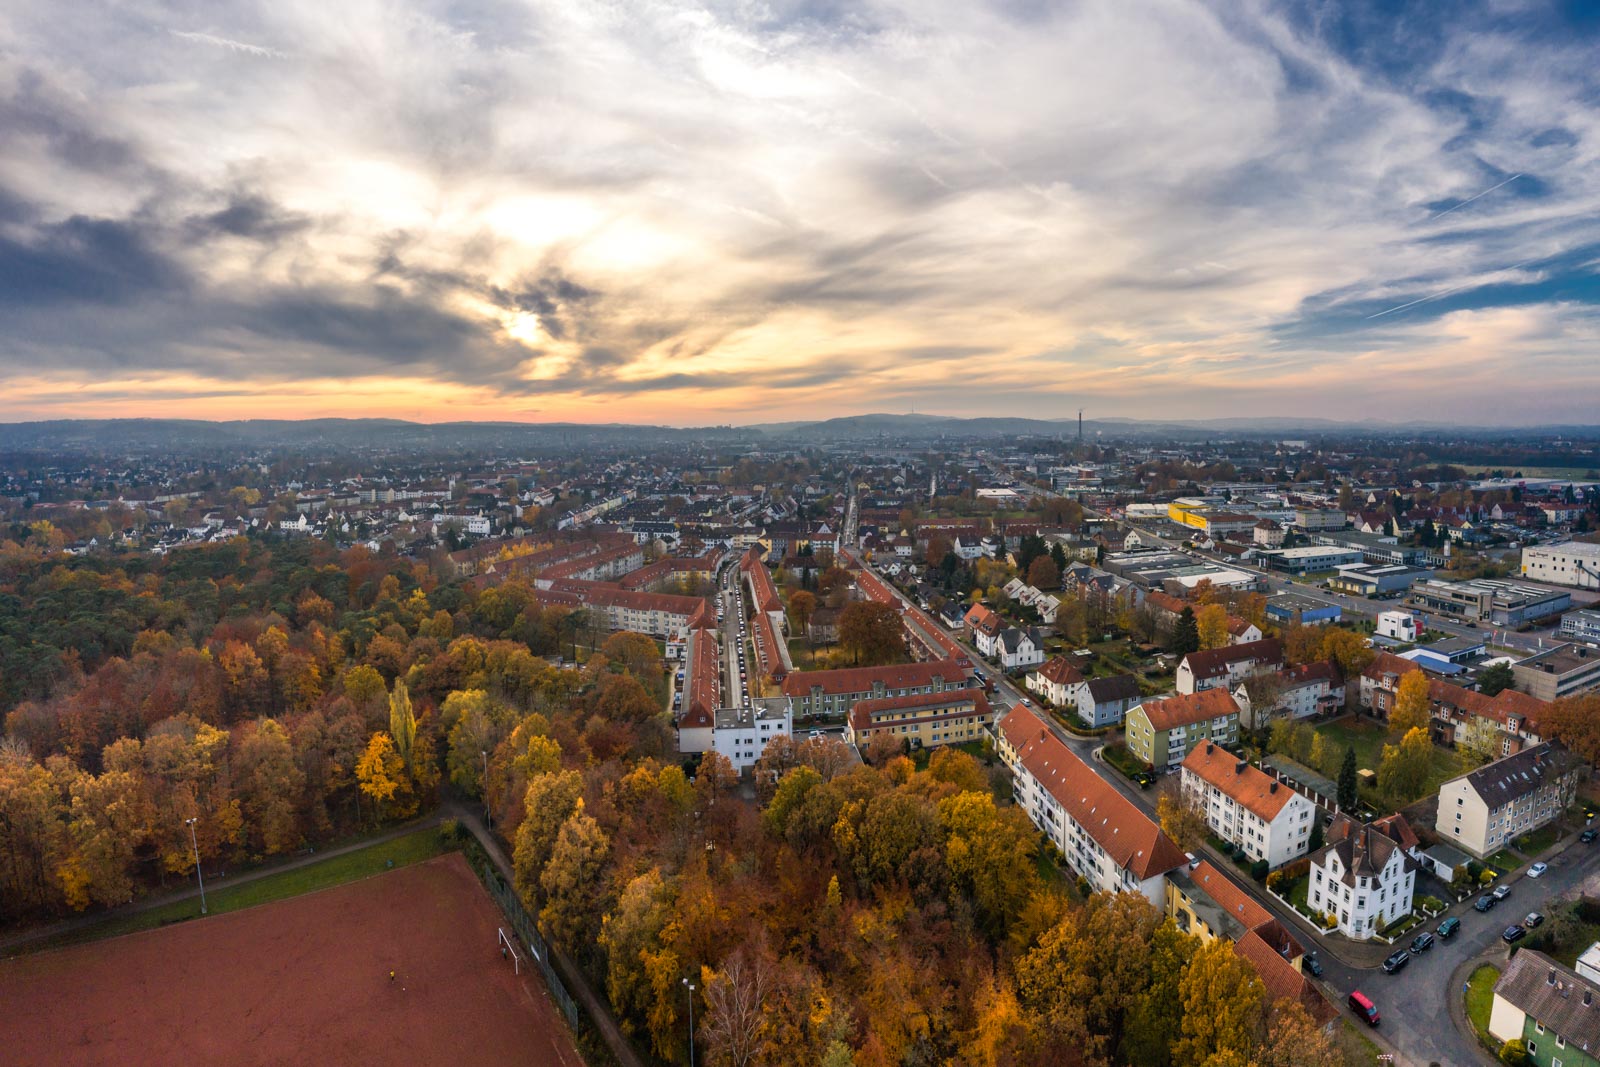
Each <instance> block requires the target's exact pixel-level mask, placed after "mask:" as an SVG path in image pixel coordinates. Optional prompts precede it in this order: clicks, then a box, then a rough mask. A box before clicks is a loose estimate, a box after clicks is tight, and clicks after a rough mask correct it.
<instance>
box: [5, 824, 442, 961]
mask: <svg viewBox="0 0 1600 1067" xmlns="http://www.w3.org/2000/svg"><path fill="white" fill-rule="evenodd" d="M441 818H443V815H442V814H441V813H440V812H439V811H434V812H431V813H429V814H427V815H423V816H421V817H419V818H416V819H413V820H411V821H410V822H408V823H405V824H404V825H401V826H396V827H393V828H391V829H389V830H385V831H384V832H383V833H381V834H374V835H372V836H371V837H363V838H361V839H360V840H357V841H351V842H348V843H346V844H343V845H339V846H337V847H335V848H327V849H322V850H320V851H317V852H312V853H309V854H307V855H304V856H298V857H296V858H294V859H292V860H288V861H287V862H284V863H275V864H272V865H271V866H267V867H257V868H255V869H254V870H251V871H248V872H246V873H244V874H240V875H237V876H234V877H229V878H224V879H222V880H220V881H215V882H209V883H208V885H209V887H210V889H211V892H213V893H215V892H217V891H218V890H223V889H229V888H231V887H233V886H236V885H244V884H246V883H248V882H254V881H257V880H259V879H262V878H266V877H269V876H271V875H274V874H282V873H283V872H284V871H293V870H296V869H298V868H300V867H309V866H311V865H312V864H313V863H321V862H322V861H323V860H326V859H332V858H334V857H335V856H343V855H345V854H346V853H349V852H356V851H359V850H360V849H363V848H370V847H371V846H373V845H381V844H382V843H383V842H385V841H392V840H394V839H395V838H397V837H404V836H405V835H406V834H409V833H412V832H413V831H416V830H420V829H422V828H423V827H425V826H433V825H435V824H437V823H438V822H439V820H440V819H441ZM208 878H209V876H208ZM199 899H200V890H199V889H198V888H196V887H195V886H193V885H190V886H188V887H186V888H184V889H175V890H171V891H169V892H166V893H159V894H157V895H155V896H151V897H146V898H145V899H144V900H141V901H139V902H138V903H137V904H134V905H132V906H130V907H122V908H115V909H112V910H110V911H101V912H96V913H94V914H93V915H80V916H78V917H77V918H73V919H62V920H61V921H60V922H55V923H51V924H50V925H49V926H35V927H31V928H30V929H27V930H22V931H18V932H16V933H12V934H9V935H7V936H5V937H0V957H4V956H7V955H11V954H13V953H14V951H15V950H16V949H18V948H21V947H22V946H24V945H29V944H32V943H33V942H35V941H42V940H45V939H46V938H51V937H55V936H56V935H58V934H65V933H71V932H73V931H76V930H86V929H88V928H90V927H92V926H97V925H99V924H100V923H103V922H109V921H111V920H112V919H121V918H123V917H124V916H127V915H137V914H138V913H139V912H142V911H149V910H151V909H152V908H161V907H165V906H166V905H168V904H173V903H176V902H177V901H180V900H199Z"/></svg>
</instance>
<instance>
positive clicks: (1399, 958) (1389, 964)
mask: <svg viewBox="0 0 1600 1067" xmlns="http://www.w3.org/2000/svg"><path fill="white" fill-rule="evenodd" d="M1519 929H1520V927H1519ZM1410 962H1411V953H1409V952H1407V951H1406V950H1405V949H1401V950H1400V951H1399V952H1396V953H1393V954H1392V955H1390V957H1389V958H1388V959H1386V960H1384V961H1383V973H1384V974H1394V973H1395V972H1396V971H1398V970H1399V969H1400V968H1402V967H1404V966H1405V965H1406V964H1408V963H1410Z"/></svg>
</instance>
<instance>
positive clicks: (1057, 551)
mask: <svg viewBox="0 0 1600 1067" xmlns="http://www.w3.org/2000/svg"><path fill="white" fill-rule="evenodd" d="M1050 558H1051V559H1053V560H1055V564H1056V570H1058V571H1061V572H1063V573H1065V572H1066V569H1067V553H1066V550H1065V549H1063V548H1062V547H1061V542H1060V541H1057V542H1056V543H1055V544H1053V545H1051V546H1050Z"/></svg>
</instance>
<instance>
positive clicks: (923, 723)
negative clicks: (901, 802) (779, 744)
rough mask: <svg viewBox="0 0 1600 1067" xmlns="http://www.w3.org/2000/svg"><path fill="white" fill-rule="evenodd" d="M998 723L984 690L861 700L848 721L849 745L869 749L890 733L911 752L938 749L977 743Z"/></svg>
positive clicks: (846, 731)
mask: <svg viewBox="0 0 1600 1067" xmlns="http://www.w3.org/2000/svg"><path fill="white" fill-rule="evenodd" d="M993 721H994V713H993V711H992V710H991V708H990V706H989V698H988V697H986V696H985V695H984V693H983V690H981V689H946V690H944V691H943V692H939V693H912V694H910V695H907V696H899V697H882V698H879V699H874V700H858V701H857V702H856V704H855V707H853V708H851V709H850V714H849V716H848V717H847V718H846V719H845V726H844V739H845V742H846V743H847V744H851V745H863V746H864V745H866V743H867V742H868V741H869V740H871V739H872V737H873V736H875V735H877V734H880V733H887V734H890V735H892V736H894V737H897V738H900V739H902V740H904V741H905V742H906V743H907V745H909V746H910V747H911V748H936V747H938V746H940V745H960V744H965V743H966V742H968V741H976V740H978V739H979V738H980V737H982V735H983V731H984V729H985V727H987V726H989V725H990V724H991V723H992V722H993Z"/></svg>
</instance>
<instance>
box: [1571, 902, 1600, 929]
mask: <svg viewBox="0 0 1600 1067" xmlns="http://www.w3.org/2000/svg"><path fill="white" fill-rule="evenodd" d="M1572 911H1573V914H1575V915H1577V917H1578V918H1579V919H1581V920H1583V921H1584V922H1586V923H1600V900H1596V899H1595V898H1594V897H1582V898H1580V899H1579V900H1578V903H1577V904H1576V905H1574V906H1573V909H1572Z"/></svg>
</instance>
